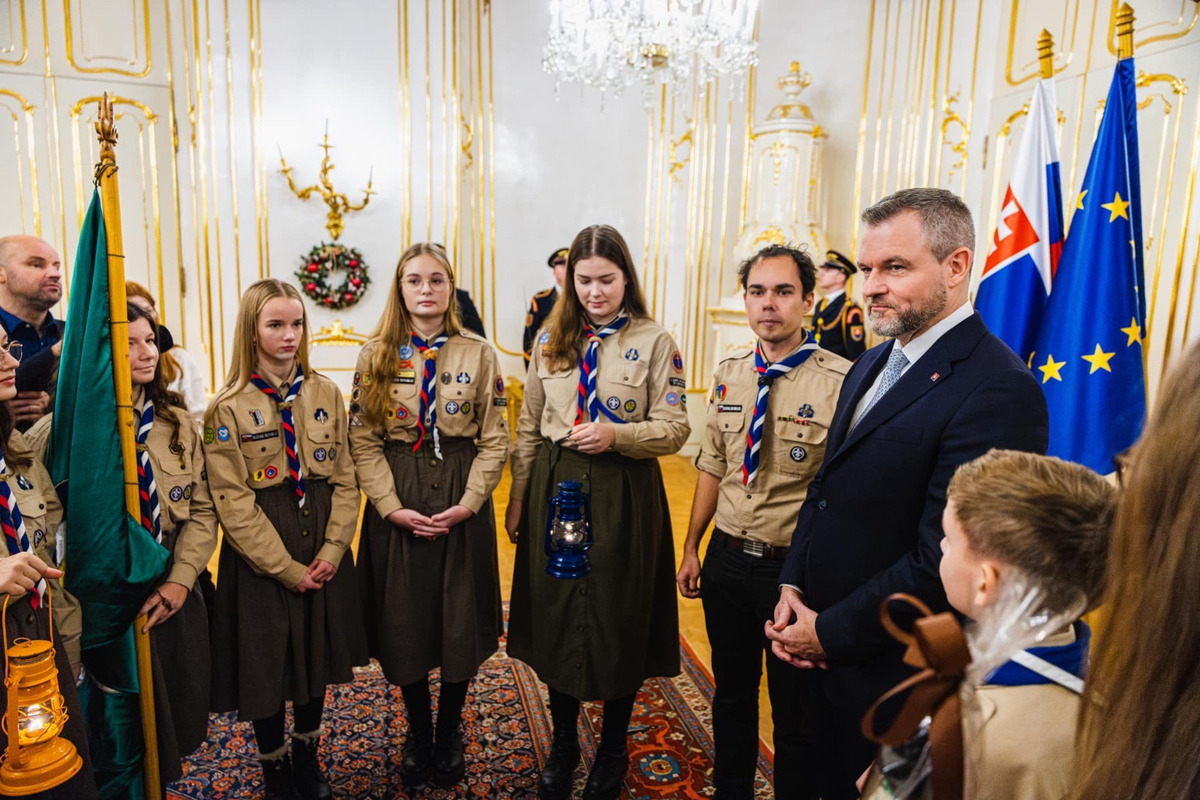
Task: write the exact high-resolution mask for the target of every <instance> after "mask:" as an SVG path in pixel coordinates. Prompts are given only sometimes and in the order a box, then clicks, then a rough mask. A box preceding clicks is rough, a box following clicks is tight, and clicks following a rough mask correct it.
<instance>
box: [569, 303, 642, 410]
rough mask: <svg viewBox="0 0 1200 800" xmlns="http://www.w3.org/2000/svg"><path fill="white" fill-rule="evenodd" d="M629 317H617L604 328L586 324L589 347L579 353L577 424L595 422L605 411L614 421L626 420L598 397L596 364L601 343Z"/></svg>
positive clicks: (626, 321)
mask: <svg viewBox="0 0 1200 800" xmlns="http://www.w3.org/2000/svg"><path fill="white" fill-rule="evenodd" d="M628 322H629V317H617V318H616V319H614V320H613V321H612V322H610V323H608V325H606V326H605V327H604V328H603V329H602V330H599V331H597V330H595V329H594V328H593V327H592V326H591V325H589V324H586V323H585V324H584V326H583V332H584V333H585V334H587V337H588V344H587V347H586V348H584V349H583V350H581V351H580V353H579V398H578V405H577V408H576V412H575V424H576V425H580V424H582V423H584V422H595V421H596V420H598V419H599V418H600V414H601V413H603V414H604V415H605V416H606V417H608V418H609V419H610V420H612V421H613V422H624V421H625V420H623V419H621V418H620V417H618V416H617V415H616V414H614V413H612V412H611V411H609V410H608V408H607V406H605V405H604V404H603V403H601V402H600V398H598V397H596V364H597V355H598V352H599V350H600V343H601V342H602V341H604V340H605V339H607V338H608V337H609V336H612V335H613V334H614V333H616V332H617V331H619V330H621V328H624V327H625V325H626V324H628Z"/></svg>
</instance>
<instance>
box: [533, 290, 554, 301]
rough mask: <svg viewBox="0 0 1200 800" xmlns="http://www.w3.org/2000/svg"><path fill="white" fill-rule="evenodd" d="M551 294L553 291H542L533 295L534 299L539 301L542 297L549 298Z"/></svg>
mask: <svg viewBox="0 0 1200 800" xmlns="http://www.w3.org/2000/svg"><path fill="white" fill-rule="evenodd" d="M553 293H554V290H553V289H542V290H541V291H540V292H538V293H537V294H535V295H534V297H535V298H537V299H538V300H541V299H542V298H543V297H549V296H550V295H551V294H553Z"/></svg>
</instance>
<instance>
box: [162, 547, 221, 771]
mask: <svg viewBox="0 0 1200 800" xmlns="http://www.w3.org/2000/svg"><path fill="white" fill-rule="evenodd" d="M177 533H178V532H177V531H172V532H170V533H168V534H166V535H165V536H164V542H163V543H164V544H165V545H167V548H168V549H169V550H171V551H172V552H173V551H174V549H175V539H176V535H177ZM169 571H170V567H168V572H169ZM197 583H199V582H197ZM211 652H212V651H211V650H210V648H209V639H208V610H207V608H206V607H205V604H204V596H203V595H202V594H201V592H200V589H199V587H198V586H192V587H190V591H189V592H188V596H187V599H186V600H184V602H183V607H182V608H180V609H179V610H178V611H176V612H175V614H174V615H172V617H171V618H170V619H168V620H167V621H166V622H164V623H162V624H161V625H156V626H155V627H153V628H151V629H150V664H151V668H152V670H153V678H154V717H155V720H156V722H157V733H158V763H159V772H160V773H161V774H162V779H163V785H164V786H165V785H166V784H168V783H171V782H172V781H175V780H178V779H179V778H180V777H181V776H182V775H183V766H182V761H183V759H184V758H186V757H187V756H189V755H191V754H192V753H193V752H194V751H195V750H196V748H198V747H200V745H202V744H204V742H205V740H206V739H207V738H208V706H209V698H210V697H211V695H212V670H211V666H210V664H209V659H210V658H211V657H212V656H211Z"/></svg>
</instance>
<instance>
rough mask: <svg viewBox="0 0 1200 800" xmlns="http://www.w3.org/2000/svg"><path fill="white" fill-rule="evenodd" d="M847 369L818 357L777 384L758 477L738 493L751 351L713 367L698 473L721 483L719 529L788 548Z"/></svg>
mask: <svg viewBox="0 0 1200 800" xmlns="http://www.w3.org/2000/svg"><path fill="white" fill-rule="evenodd" d="M849 369H850V362H849V361H847V360H846V359H844V358H842V357H841V356H836V355H834V354H833V353H830V352H827V351H825V350H817V351H815V352H814V353H813V354H812V355H811V356H809V357H808V359H806V360H805V362H804V363H803V364H801V365H800V366H798V367H796V368H795V369H793V370H791V371H790V372H788V373H786V374H785V375H783V376H781V377H779V378H776V379H775V383H774V384H773V385H772V386H771V392H770V394H769V395H768V396H767V415H766V419H765V420H764V421H763V435H762V443H761V444H760V445H759V461H758V474H757V475H756V476H755V478H754V480H753V481H751V482H750V485H749V486H743V485H742V462H743V460H744V458H745V454H746V436H747V432H748V431H749V429H750V419H751V417H752V416H754V400H755V398H756V397H757V396H758V372H757V371H756V370H755V369H754V349H753V348H750V349H748V350H743V351H739V352H737V353H735V354H733V355H731V356H729V357H727V358H725V359H724V360H722V361H721V363H720V364H718V365H717V371H716V374H715V375H714V376H713V390H712V393H711V394H710V396H709V403H708V415H707V417H706V418H705V426H704V439H703V441H702V442H701V445H700V454H699V455H697V456H696V468H697V469H700V470H703V471H704V472H707V473H708V474H710V475H712V476H714V477H716V478H718V479H719V480H720V481H721V485H720V490H719V494H718V496H717V511H716V514H715V522H716V526H717V528H719V529H721V530H722V531H724V532H725V533H727V534H730V535H731V536H740V537H746V538H748V539H752V540H754V541H758V542H763V543H765V544H769V545H772V546H775V547H787V546H788V545H789V544H791V541H792V531H793V529H794V528H795V526H796V517H797V516H798V515H799V513H800V506H801V505H802V504H803V503H804V495H805V494H806V493H807V492H808V484H809V482H810V481H812V479H813V476H814V475H816V474H817V468H818V467H820V466H821V460H822V459H823V458H824V457H825V442H826V439H827V437H828V435H829V425H830V423H831V422H832V421H833V412H834V409H835V408H836V407H837V399H838V393H839V392H840V391H841V389H842V381H843V380H844V379H845V377H846V371H847V370H849Z"/></svg>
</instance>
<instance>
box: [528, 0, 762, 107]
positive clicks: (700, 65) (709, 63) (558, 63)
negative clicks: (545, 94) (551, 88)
mask: <svg viewBox="0 0 1200 800" xmlns="http://www.w3.org/2000/svg"><path fill="white" fill-rule="evenodd" d="M757 17H758V0H551V2H550V34H549V41H548V42H547V44H546V49H545V53H544V55H543V59H542V66H543V67H545V69H546V71H547V72H549V73H550V74H552V75H554V76H555V78H556V80H557V81H558V82H559V83H561V82H562V81H570V82H576V81H577V82H580V83H584V84H587V85H588V86H593V87H595V88H597V89H599V90H600V91H601V92H607V91H612V92H613V93H614V94H616V93H619V92H620V91H621V90H622V89H624V88H626V87H627V86H632V85H633V84H635V83H641V84H642V85H643V86H645V87H646V89H647V91H649V90H650V89H652V88H654V87H656V86H658V85H660V84H664V83H666V84H671V85H672V86H673V87H674V88H676V89H678V88H680V87H682V86H685V85H687V84H688V83H689V81H691V80H692V79H694V80H695V81H696V83H697V84H698V85H701V86H703V85H704V84H707V83H708V82H709V81H711V80H712V79H713V78H715V77H717V76H719V75H739V74H741V73H744V72H745V71H746V70H747V69H748V68H749V67H750V65H751V64H754V63H755V62H756V61H757V60H758V54H757V47H758V44H757V42H755V40H754V26H755V21H756V19H757Z"/></svg>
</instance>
